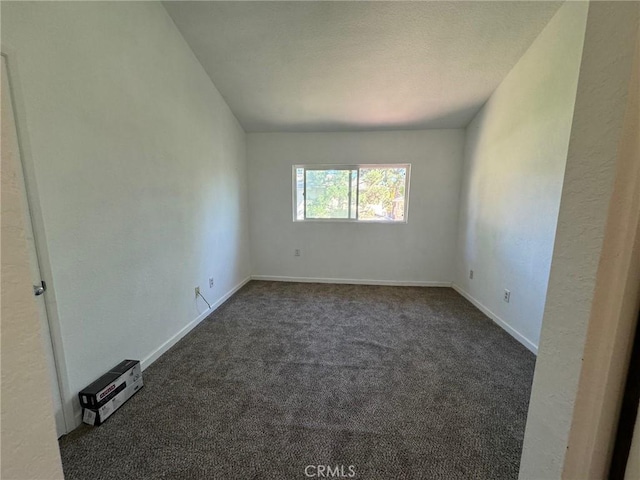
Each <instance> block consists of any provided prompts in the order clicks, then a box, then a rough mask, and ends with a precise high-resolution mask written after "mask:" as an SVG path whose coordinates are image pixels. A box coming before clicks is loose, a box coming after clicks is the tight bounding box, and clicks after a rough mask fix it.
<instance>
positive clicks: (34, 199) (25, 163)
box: [0, 42, 78, 434]
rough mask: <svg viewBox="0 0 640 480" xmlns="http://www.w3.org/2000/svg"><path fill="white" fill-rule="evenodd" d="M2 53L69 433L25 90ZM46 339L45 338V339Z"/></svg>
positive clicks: (68, 395)
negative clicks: (25, 104)
mask: <svg viewBox="0 0 640 480" xmlns="http://www.w3.org/2000/svg"><path fill="white" fill-rule="evenodd" d="M0 56H2V57H4V59H5V62H6V69H7V82H8V84H9V97H10V98H9V100H10V102H11V105H12V107H13V116H14V123H15V128H16V136H17V141H18V150H19V157H20V163H21V168H22V176H23V182H24V186H25V192H26V202H27V205H26V207H27V211H28V212H29V219H28V221H30V222H31V228H32V231H33V238H34V243H35V253H36V258H37V261H38V268H39V269H40V275H41V277H42V280H44V281H45V282H46V284H47V291H46V293H45V294H44V295H43V296H44V309H45V312H46V316H47V323H48V324H49V333H50V337H51V345H52V349H53V359H54V367H55V371H56V378H57V381H58V389H59V391H60V400H61V402H62V416H63V419H64V426H65V432H64V434H66V433H69V432H70V431H72V430H73V429H75V428H76V427H77V426H78V422H77V421H76V419H75V413H74V408H73V399H74V395H73V393H72V392H71V389H70V386H69V375H68V371H67V368H66V360H65V355H64V348H63V345H64V344H63V341H62V332H61V328H60V317H59V316H58V309H57V302H56V294H55V284H54V281H53V276H52V271H51V263H50V260H49V251H48V248H47V242H46V235H45V230H44V222H43V217H42V210H41V204H40V198H39V195H38V189H37V184H36V181H35V166H34V162H33V158H32V156H31V150H30V148H29V147H30V143H29V136H28V132H27V130H26V128H22V126H23V125H25V124H26V123H25V111H24V103H23V102H22V98H23V96H22V91H21V89H20V86H21V84H20V80H19V79H20V77H19V73H18V72H19V69H18V66H17V63H18V62H17V60H16V54H15V50H14V49H12V48H11V46H10V45H5V44H4V42H3V44H2V47H1V50H0ZM45 341H46V339H45Z"/></svg>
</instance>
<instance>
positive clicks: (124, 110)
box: [2, 2, 249, 418]
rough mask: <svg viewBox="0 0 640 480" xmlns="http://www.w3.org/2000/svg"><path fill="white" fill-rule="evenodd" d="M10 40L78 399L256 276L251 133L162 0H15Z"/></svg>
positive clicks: (69, 390)
mask: <svg viewBox="0 0 640 480" xmlns="http://www.w3.org/2000/svg"><path fill="white" fill-rule="evenodd" d="M2 45H3V50H4V49H6V50H7V51H8V52H9V55H10V57H11V59H12V60H13V65H15V66H16V73H17V75H16V78H17V82H16V83H17V87H18V88H17V89H16V90H18V95H17V98H18V101H17V105H18V124H19V127H21V130H22V133H23V135H22V141H23V143H24V150H25V153H26V155H25V162H26V163H27V165H28V166H29V170H30V171H28V172H27V175H31V176H32V177H33V179H32V180H34V182H32V183H33V184H34V186H35V185H37V194H38V195H37V202H35V203H36V210H37V212H38V215H37V217H38V218H36V223H37V224H36V227H37V230H38V229H39V230H40V231H36V233H37V234H38V235H39V240H40V241H41V242H43V246H44V241H45V240H46V248H43V252H44V254H45V255H44V256H45V260H46V263H47V264H48V267H47V270H50V278H49V277H47V272H45V279H46V280H47V281H48V282H49V283H50V285H51V287H52V289H51V290H50V291H49V292H48V293H47V295H48V305H49V307H50V310H51V311H52V313H53V316H54V317H55V318H54V319H53V321H54V323H56V324H58V325H59V329H56V331H54V333H53V335H54V340H55V341H57V342H58V343H59V344H61V345H62V347H63V351H64V360H65V363H66V369H65V371H63V372H62V376H63V378H64V385H62V387H63V391H64V395H65V397H66V400H67V404H66V407H67V411H68V410H69V408H70V403H71V402H70V400H69V399H70V398H71V399H72V402H73V405H74V407H75V411H74V413H75V414H76V415H77V414H78V413H79V410H78V408H77V404H76V403H75V402H77V400H76V399H75V397H76V394H77V392H78V391H79V390H80V389H81V388H83V387H84V386H86V385H87V384H88V383H89V382H91V381H93V380H94V379H95V378H97V377H98V376H99V375H101V374H102V373H104V371H105V370H107V369H108V368H110V367H112V366H113V365H115V364H116V363H118V362H119V361H120V360H122V359H123V358H136V359H142V360H144V359H147V360H148V361H149V360H152V359H153V358H155V356H154V355H157V354H158V353H159V350H158V349H159V348H160V347H161V346H162V345H163V344H165V342H167V341H168V340H170V339H171V338H172V337H173V336H174V335H176V334H177V333H178V332H180V331H181V330H182V329H183V328H185V327H186V326H188V325H189V324H190V322H192V321H194V320H195V319H197V318H202V316H201V314H202V313H204V312H205V309H204V304H203V303H202V302H198V303H196V302H195V301H194V286H196V285H200V286H201V287H202V291H203V293H204V295H205V296H206V297H208V299H209V301H210V302H215V301H216V300H219V299H221V298H223V297H224V295H225V294H227V293H228V292H230V291H231V290H232V289H234V288H235V287H236V286H238V285H239V284H240V283H241V282H243V281H244V280H245V279H246V278H247V277H248V275H249V259H248V253H247V252H248V251H249V245H248V214H247V201H246V158H245V135H244V131H243V130H242V128H241V127H240V126H239V124H238V122H237V121H236V119H235V117H234V116H233V114H232V113H231V111H230V110H229V108H228V107H227V105H226V104H225V102H224V100H223V99H222V97H221V96H220V94H219V93H218V91H217V90H216V88H215V87H214V86H213V84H212V83H211V81H210V79H209V77H208V76H207V74H206V73H205V72H204V70H203V69H202V67H201V66H200V64H199V63H198V61H197V60H196V58H195V57H194V55H193V54H192V52H191V50H190V49H189V47H188V46H187V44H186V43H185V41H184V40H183V38H182V37H181V35H180V33H179V32H178V30H177V29H176V27H175V26H174V24H173V22H172V20H171V18H170V17H169V16H168V14H167V13H166V11H165V10H164V8H163V7H162V5H161V4H160V3H158V2H95V3H94V2H50V3H47V2H35V3H22V2H15V3H12V2H9V3H7V2H3V4H2ZM49 267H50V268H49ZM209 276H213V277H214V278H215V287H214V288H213V289H212V290H210V289H209V287H208V280H207V279H208V277H209ZM148 361H147V362H146V363H148ZM76 418H77V417H76Z"/></svg>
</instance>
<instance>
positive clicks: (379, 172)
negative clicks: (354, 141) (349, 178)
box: [358, 167, 407, 222]
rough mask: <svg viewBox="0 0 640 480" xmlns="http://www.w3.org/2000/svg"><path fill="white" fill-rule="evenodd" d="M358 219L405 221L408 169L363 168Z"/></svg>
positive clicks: (361, 170)
mask: <svg viewBox="0 0 640 480" xmlns="http://www.w3.org/2000/svg"><path fill="white" fill-rule="evenodd" d="M359 176H360V179H359V201H358V220H384V221H390V222H402V221H404V202H405V186H406V178H407V169H406V168H405V167H402V168H361V169H360V175H359Z"/></svg>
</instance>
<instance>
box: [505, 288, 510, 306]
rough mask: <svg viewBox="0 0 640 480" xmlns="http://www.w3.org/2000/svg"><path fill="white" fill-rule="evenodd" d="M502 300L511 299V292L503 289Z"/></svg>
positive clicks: (507, 300)
mask: <svg viewBox="0 0 640 480" xmlns="http://www.w3.org/2000/svg"><path fill="white" fill-rule="evenodd" d="M503 299H504V301H505V302H507V303H509V300H511V292H510V291H509V290H507V289H505V290H504V297H503Z"/></svg>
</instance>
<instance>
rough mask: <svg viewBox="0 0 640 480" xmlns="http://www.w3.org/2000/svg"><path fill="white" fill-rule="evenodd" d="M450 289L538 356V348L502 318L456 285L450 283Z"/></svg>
mask: <svg viewBox="0 0 640 480" xmlns="http://www.w3.org/2000/svg"><path fill="white" fill-rule="evenodd" d="M451 288H453V289H454V290H455V291H456V292H458V293H459V294H460V295H462V296H463V297H464V298H466V299H467V300H469V301H470V302H471V303H473V305H474V306H475V307H476V308H477V309H478V310H480V311H481V312H482V313H484V314H485V315H486V316H487V317H489V318H490V319H491V320H493V321H494V322H495V323H496V324H497V325H498V326H499V327H501V328H502V329H503V330H505V331H506V332H507V333H508V334H509V335H511V336H512V337H513V338H515V339H516V340H517V341H519V342H520V343H521V344H522V345H524V346H525V347H527V349H528V350H530V351H531V352H533V353H534V354H535V355H537V354H538V346H537V345H536V344H535V343H533V342H532V341H531V340H529V339H528V338H527V337H525V336H524V335H522V334H521V333H520V332H519V331H517V330H516V329H515V328H513V327H512V326H511V325H509V324H508V323H507V322H505V321H504V320H503V319H502V318H500V317H499V316H498V315H496V314H495V313H493V312H492V311H491V310H489V309H488V308H487V307H485V306H484V305H483V304H482V303H480V302H479V301H478V300H477V299H475V298H474V297H472V296H471V295H470V294H469V293H468V292H465V291H464V290H463V289H462V288H460V286H459V285H456V284H455V283H452V284H451Z"/></svg>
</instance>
